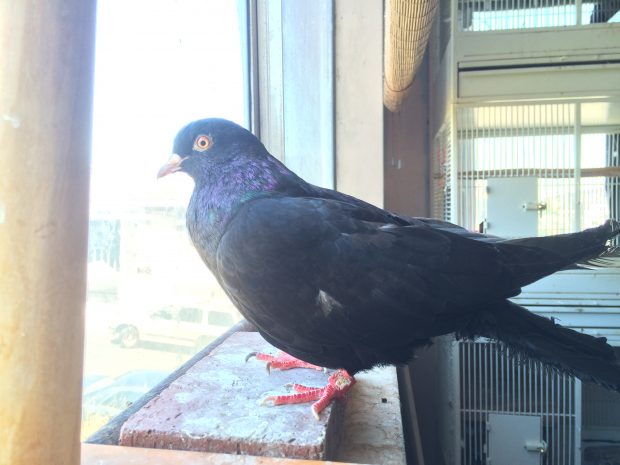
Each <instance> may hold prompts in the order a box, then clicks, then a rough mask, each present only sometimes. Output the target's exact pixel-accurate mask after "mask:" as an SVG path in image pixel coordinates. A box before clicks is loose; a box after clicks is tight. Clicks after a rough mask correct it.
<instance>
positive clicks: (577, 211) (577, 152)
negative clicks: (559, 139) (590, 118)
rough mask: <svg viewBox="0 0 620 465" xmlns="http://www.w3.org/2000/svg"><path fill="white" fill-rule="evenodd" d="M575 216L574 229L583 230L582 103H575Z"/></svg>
mask: <svg viewBox="0 0 620 465" xmlns="http://www.w3.org/2000/svg"><path fill="white" fill-rule="evenodd" d="M574 112H575V114H574V118H575V121H574V123H575V204H574V207H573V208H574V209H575V217H574V218H573V231H575V232H576V231H580V230H581V103H579V102H578V103H575V106H574Z"/></svg>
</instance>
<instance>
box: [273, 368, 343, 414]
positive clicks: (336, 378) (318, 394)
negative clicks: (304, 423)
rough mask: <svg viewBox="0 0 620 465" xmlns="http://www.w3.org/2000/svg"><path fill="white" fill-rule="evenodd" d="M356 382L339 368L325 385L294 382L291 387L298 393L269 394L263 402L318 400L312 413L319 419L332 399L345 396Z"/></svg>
mask: <svg viewBox="0 0 620 465" xmlns="http://www.w3.org/2000/svg"><path fill="white" fill-rule="evenodd" d="M354 384H355V378H354V377H353V376H351V375H349V373H347V372H346V371H345V370H338V371H336V372H334V373H332V374H331V375H330V377H329V378H328V379H327V385H326V386H325V387H322V388H317V387H308V386H302V385H301V384H292V385H291V387H292V388H293V390H294V391H295V392H296V394H284V395H281V396H268V397H265V398H264V399H263V400H262V401H261V404H266V405H283V404H301V403H304V402H311V401H316V402H314V404H312V407H311V408H312V414H313V415H314V417H315V418H316V419H317V420H318V419H319V413H321V412H322V411H323V410H324V409H325V407H327V406H328V405H329V403H330V402H331V400H332V399H339V398H341V397H343V396H344V395H345V394H346V393H347V392H348V391H349V389H351V387H353V385H354Z"/></svg>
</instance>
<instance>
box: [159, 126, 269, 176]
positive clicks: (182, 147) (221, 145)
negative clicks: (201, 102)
mask: <svg viewBox="0 0 620 465" xmlns="http://www.w3.org/2000/svg"><path fill="white" fill-rule="evenodd" d="M264 153H266V150H265V148H264V146H263V145H262V144H261V143H260V141H259V140H258V139H257V138H256V137H255V136H254V135H253V134H252V133H251V132H250V131H248V130H247V129H245V128H243V127H241V126H239V125H238V124H235V123H233V122H232V121H228V120H225V119H220V118H208V119H202V120H198V121H194V122H192V123H189V124H188V125H186V126H185V127H183V128H182V129H181V130H180V131H179V132H178V134H177V136H176V137H175V139H174V145H173V155H172V156H171V157H170V159H169V160H168V162H167V163H166V164H165V165H164V166H162V167H161V168H160V170H159V172H158V173H157V177H158V178H161V177H163V176H166V175H168V174H171V173H175V172H177V171H183V172H185V173H187V174H189V175H190V176H191V177H192V178H194V179H195V180H198V179H200V178H201V177H203V176H206V175H208V173H209V172H210V171H212V170H213V168H214V167H215V166H222V165H225V164H226V163H227V162H229V161H230V160H231V159H232V158H235V157H239V156H241V155H243V156H246V155H251V156H260V155H261V154H264Z"/></svg>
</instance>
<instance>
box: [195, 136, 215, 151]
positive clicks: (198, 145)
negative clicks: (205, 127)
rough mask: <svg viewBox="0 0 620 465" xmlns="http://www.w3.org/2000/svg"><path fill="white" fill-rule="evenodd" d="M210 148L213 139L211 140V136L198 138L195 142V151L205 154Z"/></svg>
mask: <svg viewBox="0 0 620 465" xmlns="http://www.w3.org/2000/svg"><path fill="white" fill-rule="evenodd" d="M210 146H211V139H209V136H198V138H197V139H196V141H195V142H194V150H198V151H199V152H204V151H205V150H207V149H208V148H209V147H210Z"/></svg>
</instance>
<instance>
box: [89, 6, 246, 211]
mask: <svg viewBox="0 0 620 465" xmlns="http://www.w3.org/2000/svg"><path fill="white" fill-rule="evenodd" d="M243 72H244V71H243V58H242V53H241V34H240V25H239V15H238V10H237V1H236V0H132V1H124V0H99V2H98V10H97V40H96V54H95V100H94V119H93V147H92V148H93V150H92V174H91V210H102V209H103V210H108V209H124V208H131V207H134V206H138V205H144V204H150V203H152V202H154V201H155V202H159V201H161V199H166V198H169V199H170V202H171V203H173V204H179V205H182V206H185V205H186V203H187V199H188V197H189V193H190V192H191V187H192V184H191V180H190V179H189V178H187V177H186V176H184V175H177V176H169V177H168V178H170V179H168V178H164V179H162V180H159V181H157V180H156V173H157V170H158V168H159V167H160V166H161V165H162V164H163V163H165V161H166V160H167V159H168V157H169V156H170V153H171V148H172V141H173V138H174V135H175V134H176V132H177V131H178V130H179V129H180V128H181V127H182V126H183V125H185V124H186V123H188V122H190V121H193V120H195V119H199V118H205V117H213V116H217V117H222V118H227V119H231V120H233V121H236V122H238V123H240V124H245V110H244V79H243ZM153 199H156V200H153Z"/></svg>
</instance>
